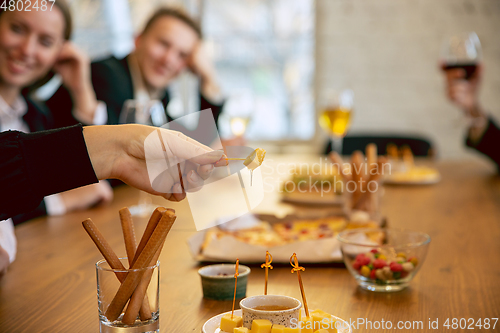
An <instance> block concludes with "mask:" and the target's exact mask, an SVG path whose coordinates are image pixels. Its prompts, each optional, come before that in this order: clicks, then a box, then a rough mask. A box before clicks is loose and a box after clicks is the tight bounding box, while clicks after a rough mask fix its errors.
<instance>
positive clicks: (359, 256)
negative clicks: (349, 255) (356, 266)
mask: <svg viewBox="0 0 500 333" xmlns="http://www.w3.org/2000/svg"><path fill="white" fill-rule="evenodd" d="M364 257H365V254H364V253H360V254H358V255H357V256H356V261H359V260H361V259H362V258H364Z"/></svg>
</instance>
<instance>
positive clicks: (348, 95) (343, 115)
mask: <svg viewBox="0 0 500 333" xmlns="http://www.w3.org/2000/svg"><path fill="white" fill-rule="evenodd" d="M353 104H354V92H353V91H352V90H350V89H344V90H338V91H336V90H329V91H326V92H325V93H324V94H323V96H321V98H320V101H319V107H320V111H319V116H318V118H319V119H318V120H319V125H320V126H321V128H323V130H324V131H325V132H326V133H328V135H329V136H330V137H331V139H332V150H334V151H336V152H338V153H339V154H342V141H343V139H344V136H345V135H346V134H347V131H348V130H349V127H350V126H351V120H352V108H353Z"/></svg>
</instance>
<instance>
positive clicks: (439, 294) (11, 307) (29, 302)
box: [0, 161, 500, 333]
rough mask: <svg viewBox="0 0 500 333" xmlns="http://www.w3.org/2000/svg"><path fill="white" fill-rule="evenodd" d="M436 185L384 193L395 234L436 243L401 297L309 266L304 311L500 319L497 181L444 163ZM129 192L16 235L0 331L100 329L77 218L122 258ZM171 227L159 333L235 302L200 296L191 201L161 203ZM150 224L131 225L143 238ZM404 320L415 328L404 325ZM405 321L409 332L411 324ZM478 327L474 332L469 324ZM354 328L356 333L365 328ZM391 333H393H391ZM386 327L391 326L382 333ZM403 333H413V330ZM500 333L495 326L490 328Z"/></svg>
mask: <svg viewBox="0 0 500 333" xmlns="http://www.w3.org/2000/svg"><path fill="white" fill-rule="evenodd" d="M437 167H438V168H439V170H440V171H441V174H442V181H441V182H440V183H439V184H437V185H433V186H421V187H407V186H392V187H389V186H388V187H386V192H385V196H384V198H383V206H382V213H383V214H384V215H385V216H386V217H387V218H388V220H389V223H390V225H391V226H393V227H404V228H407V229H413V230H419V231H424V232H426V233H428V234H430V235H431V237H432V241H431V245H430V249H429V253H428V256H427V259H426V261H425V263H424V266H423V268H422V270H421V271H420V272H419V274H418V275H417V276H416V278H415V279H414V281H413V282H412V283H411V286H410V287H409V288H407V289H406V290H404V291H401V292H397V293H373V292H368V291H364V290H362V289H360V288H359V287H357V285H356V282H355V281H354V279H353V278H352V277H351V275H350V274H349V273H348V271H347V270H346V269H345V268H342V267H335V266H334V265H323V266H307V267H306V268H307V270H306V271H305V272H304V273H303V274H302V275H303V280H304V285H305V291H306V295H307V298H308V300H309V306H310V307H311V308H322V309H323V310H325V311H329V312H331V313H334V314H335V315H337V316H339V317H341V318H344V319H347V320H349V319H352V320H353V321H356V320H357V318H366V319H368V320H371V321H372V322H374V321H381V320H382V319H383V320H384V321H388V320H390V321H391V322H392V324H393V325H394V326H395V325H397V323H398V322H399V321H402V322H405V321H410V322H413V321H422V323H423V325H424V327H425V329H424V330H420V331H429V330H428V329H427V327H428V325H429V320H431V321H434V320H436V319H439V325H440V326H439V329H438V330H435V331H436V332H445V331H456V330H453V329H452V328H451V327H450V329H449V330H448V329H446V328H443V326H442V325H443V324H444V322H445V321H446V319H447V318H450V324H452V322H451V319H452V318H457V319H460V318H466V319H468V318H473V319H474V320H475V321H477V320H478V319H484V318H499V317H500V286H499V282H500V180H499V178H496V177H494V176H493V174H494V172H493V169H492V168H491V167H490V166H487V165H485V164H482V163H478V162H473V161H462V162H439V163H438V164H437ZM137 198H138V192H137V191H136V190H134V189H131V188H127V187H124V188H120V189H117V190H116V191H115V200H114V202H113V203H112V204H111V205H110V206H107V207H104V208H96V209H92V210H88V211H84V212H76V213H72V214H68V215H66V216H63V217H51V218H40V219H37V220H34V221H31V222H28V223H25V224H23V225H20V226H19V227H17V229H16V233H17V237H18V242H19V245H18V255H17V260H16V261H15V262H14V263H13V265H11V267H10V269H9V272H8V274H7V275H6V276H5V277H4V279H3V280H2V281H0V332H9V333H15V332H30V333H34V332H36V333H37V332H86V333H88V332H97V331H98V316H97V299H96V279H95V268H94V263H95V262H96V261H97V260H99V259H100V257H101V256H100V254H99V253H98V252H97V250H96V248H95V247H94V245H93V243H92V242H91V241H90V239H89V237H88V236H87V235H86V234H85V232H84V230H83V228H82V227H81V224H80V223H81V221H82V220H84V219H85V218H87V217H91V218H92V219H93V220H94V222H95V223H96V224H97V225H98V227H99V228H100V229H101V231H102V232H103V234H104V235H105V236H106V237H107V238H108V240H109V242H110V243H111V245H112V246H113V248H114V249H115V251H116V252H118V254H124V253H125V249H124V246H123V241H122V235H121V229H120V223H119V219H118V209H120V208H121V207H123V206H127V205H132V204H134V203H136V202H137ZM168 206H170V207H172V208H175V209H176V211H177V215H178V216H179V217H178V220H177V222H176V224H175V226H174V228H173V230H172V231H171V233H170V234H169V236H168V238H167V242H166V245H165V248H164V250H163V253H162V256H161V258H160V260H161V263H162V264H161V265H162V268H161V297H160V302H161V303H160V313H161V321H160V323H161V332H169V333H171V332H174V333H177V332H178V333H185V332H197V333H198V332H200V330H201V327H202V325H203V323H204V322H205V321H206V320H208V319H209V318H210V317H212V316H214V315H216V314H219V313H221V312H224V311H228V310H230V308H231V302H219V301H210V300H205V299H203V297H202V290H201V283H200V278H199V276H198V274H197V269H198V268H199V264H198V263H197V262H195V261H194V260H193V259H192V258H191V256H190V255H189V253H188V249H187V246H186V238H187V237H189V236H190V235H192V234H193V233H194V232H195V229H194V224H193V221H192V218H191V216H190V213H189V209H188V205H187V203H186V202H182V203H176V204H168ZM145 223H146V221H145V220H144V219H138V220H136V228H137V229H138V232H142V230H143V228H144V227H145ZM263 276H264V272H263V270H261V269H260V268H258V267H257V266H253V267H252V273H251V275H250V278H249V284H248V290H247V294H248V295H256V294H259V293H262V291H263ZM269 292H270V293H275V294H284V295H289V296H293V297H296V298H300V292H299V289H298V283H297V279H296V276H294V275H292V274H290V268H289V267H286V266H284V267H276V268H275V269H274V270H273V271H272V274H271V276H270V286H269ZM410 324H411V323H410ZM407 325H408V324H407ZM476 329H477V327H476ZM372 331H376V330H374V329H372V330H370V329H366V326H362V327H360V329H359V330H356V332H372ZM386 331H388V330H386ZM389 331H390V330H389ZM408 331H417V330H416V329H414V330H408ZM485 331H488V332H494V331H497V332H498V331H500V323H497V328H496V330H493V329H490V330H485Z"/></svg>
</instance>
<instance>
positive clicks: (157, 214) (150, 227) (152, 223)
mask: <svg viewBox="0 0 500 333" xmlns="http://www.w3.org/2000/svg"><path fill="white" fill-rule="evenodd" d="M166 210H167V209H166V208H165V207H158V208H156V209H155V210H154V212H153V214H151V217H150V218H149V221H148V224H147V226H146V230H144V233H143V234H142V238H141V241H140V242H139V245H138V246H137V250H136V251H135V255H134V259H133V260H132V263H131V264H130V266H131V267H132V265H133V264H134V262H135V261H136V260H137V258H138V257H139V254H141V252H142V250H143V249H144V247H145V246H146V243H147V242H148V240H149V237H151V234H152V233H153V231H154V230H155V228H156V225H157V224H158V221H160V219H161V217H162V215H163V213H164V212H165V211H166ZM172 211H173V210H172ZM173 213H175V211H173Z"/></svg>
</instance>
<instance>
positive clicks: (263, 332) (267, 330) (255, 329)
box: [252, 319, 273, 333]
mask: <svg viewBox="0 0 500 333" xmlns="http://www.w3.org/2000/svg"><path fill="white" fill-rule="evenodd" d="M272 326H273V323H271V322H270V321H269V320H267V319H255V320H253V321H252V333H271V328H272Z"/></svg>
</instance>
